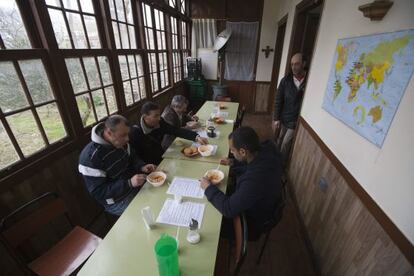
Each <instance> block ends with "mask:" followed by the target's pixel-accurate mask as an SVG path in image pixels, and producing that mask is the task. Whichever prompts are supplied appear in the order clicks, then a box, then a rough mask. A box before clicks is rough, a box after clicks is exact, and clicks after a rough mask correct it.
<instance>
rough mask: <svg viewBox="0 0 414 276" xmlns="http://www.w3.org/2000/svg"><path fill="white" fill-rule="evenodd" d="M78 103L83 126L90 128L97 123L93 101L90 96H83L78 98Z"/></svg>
mask: <svg viewBox="0 0 414 276" xmlns="http://www.w3.org/2000/svg"><path fill="white" fill-rule="evenodd" d="M76 103H77V104H78V109H79V113H80V116H81V119H82V124H83V126H88V125H91V124H93V123H95V122H96V120H95V116H94V114H93V110H92V101H91V98H90V97H89V94H88V93H86V94H83V95H80V96H77V97H76Z"/></svg>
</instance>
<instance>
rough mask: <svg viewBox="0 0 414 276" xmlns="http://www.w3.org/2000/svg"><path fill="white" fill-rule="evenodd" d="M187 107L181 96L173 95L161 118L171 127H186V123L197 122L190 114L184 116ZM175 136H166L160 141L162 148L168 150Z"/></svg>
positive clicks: (184, 99)
mask: <svg viewBox="0 0 414 276" xmlns="http://www.w3.org/2000/svg"><path fill="white" fill-rule="evenodd" d="M187 107H188V100H187V99H186V97H184V96H182V95H175V96H174V97H173V98H172V101H171V104H170V105H168V106H166V107H165V108H164V111H163V112H162V114H161V117H162V118H163V119H164V121H166V122H167V123H169V124H170V125H172V126H175V127H184V128H187V127H186V124H187V122H190V121H198V117H197V116H195V115H192V114H191V113H188V114H186V112H187ZM174 139H175V136H174V135H169V134H166V135H164V139H163V140H162V143H161V145H162V147H163V148H164V149H166V148H168V147H169V146H170V145H171V143H172V142H173V141H174Z"/></svg>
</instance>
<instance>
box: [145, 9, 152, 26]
mask: <svg viewBox="0 0 414 276" xmlns="http://www.w3.org/2000/svg"><path fill="white" fill-rule="evenodd" d="M144 6H145V16H146V18H147V20H146V22H145V25H146V26H147V27H150V28H151V27H152V14H151V8H150V6H148V5H144Z"/></svg>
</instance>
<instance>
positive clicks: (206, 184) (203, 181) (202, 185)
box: [200, 177, 211, 190]
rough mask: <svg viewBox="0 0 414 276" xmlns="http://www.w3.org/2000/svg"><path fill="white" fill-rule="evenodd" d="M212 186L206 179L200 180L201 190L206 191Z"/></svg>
mask: <svg viewBox="0 0 414 276" xmlns="http://www.w3.org/2000/svg"><path fill="white" fill-rule="evenodd" d="M210 185H211V183H210V181H209V180H208V179H207V178H206V177H203V178H202V179H200V187H201V189H203V190H205V189H207V187H208V186H210Z"/></svg>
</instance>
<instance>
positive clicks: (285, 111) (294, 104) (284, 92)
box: [273, 73, 306, 128]
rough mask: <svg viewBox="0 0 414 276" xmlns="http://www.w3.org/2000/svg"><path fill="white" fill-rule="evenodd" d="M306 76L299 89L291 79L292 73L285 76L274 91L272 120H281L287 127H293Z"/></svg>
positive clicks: (297, 114)
mask: <svg viewBox="0 0 414 276" xmlns="http://www.w3.org/2000/svg"><path fill="white" fill-rule="evenodd" d="M305 86H306V78H305V80H304V81H303V82H302V83H301V85H300V87H299V89H298V88H296V85H295V83H294V81H293V74H292V73H290V74H289V75H287V76H285V77H284V78H283V79H282V80H281V81H280V84H279V87H278V89H277V92H276V98H275V106H274V114H273V120H275V121H279V120H280V121H281V123H282V124H283V125H284V126H285V127H287V128H295V127H296V121H297V120H298V117H299V112H300V107H301V105H302V99H303V95H304V93H305Z"/></svg>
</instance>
